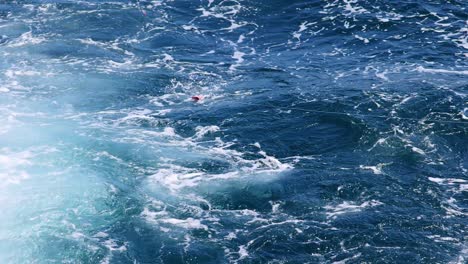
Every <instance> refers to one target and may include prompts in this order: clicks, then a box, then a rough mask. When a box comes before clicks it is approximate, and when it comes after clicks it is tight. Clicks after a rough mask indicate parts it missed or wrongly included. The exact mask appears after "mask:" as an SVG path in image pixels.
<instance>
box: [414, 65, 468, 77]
mask: <svg viewBox="0 0 468 264" xmlns="http://www.w3.org/2000/svg"><path fill="white" fill-rule="evenodd" d="M416 71H418V72H428V73H447V74H460V75H468V70H460V71H455V70H446V69H427V68H424V67H422V66H418V67H417V68H416Z"/></svg>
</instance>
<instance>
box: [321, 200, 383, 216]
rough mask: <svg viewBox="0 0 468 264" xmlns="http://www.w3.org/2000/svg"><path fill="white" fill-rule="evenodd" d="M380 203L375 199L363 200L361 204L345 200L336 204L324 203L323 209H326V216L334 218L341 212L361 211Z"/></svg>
mask: <svg viewBox="0 0 468 264" xmlns="http://www.w3.org/2000/svg"><path fill="white" fill-rule="evenodd" d="M382 204H383V203H381V202H379V201H376V200H371V201H366V202H363V203H362V204H356V203H353V202H346V201H345V202H343V203H341V204H338V205H326V206H325V207H324V208H325V210H327V212H326V215H327V218H329V219H336V218H337V217H338V216H340V215H343V214H349V213H357V212H361V211H362V210H364V209H366V208H370V207H375V206H379V205H382Z"/></svg>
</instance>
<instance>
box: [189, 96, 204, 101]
mask: <svg viewBox="0 0 468 264" xmlns="http://www.w3.org/2000/svg"><path fill="white" fill-rule="evenodd" d="M202 99H203V96H202V95H194V96H192V100H193V101H195V102H198V101H200V100H202Z"/></svg>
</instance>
